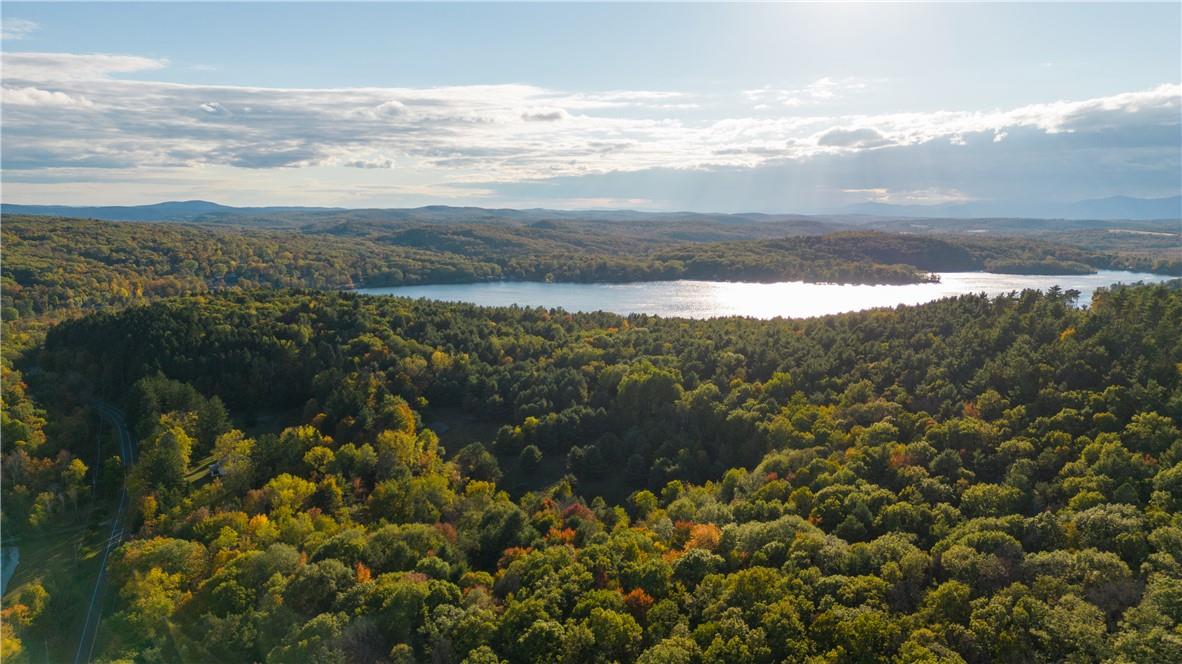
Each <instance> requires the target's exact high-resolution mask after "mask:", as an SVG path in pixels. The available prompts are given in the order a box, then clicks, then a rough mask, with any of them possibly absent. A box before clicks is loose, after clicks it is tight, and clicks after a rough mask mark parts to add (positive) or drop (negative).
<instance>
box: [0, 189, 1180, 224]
mask: <svg viewBox="0 0 1182 664" xmlns="http://www.w3.org/2000/svg"><path fill="white" fill-rule="evenodd" d="M0 212H3V213H4V214H36V215H53V216H60V217H85V218H91V219H104V220H108V221H174V222H204V223H234V224H241V223H245V224H249V225H262V226H275V225H302V224H306V223H309V222H313V221H322V220H325V219H330V218H339V217H347V218H348V219H349V220H351V221H365V220H368V221H374V222H379V221H401V222H416V223H426V224H430V223H448V222H458V223H481V222H497V221H499V222H515V223H527V224H528V223H536V222H540V221H563V220H566V221H584V222H586V221H602V222H628V221H650V222H654V221H657V222H659V221H666V220H670V221H672V220H675V221H679V222H687V221H691V222H703V223H715V224H718V223H722V224H758V223H760V222H775V223H785V222H822V221H823V222H826V223H836V224H841V225H864V224H867V223H873V221H874V220H873V219H867V218H866V217H873V218H875V219H883V218H887V219H891V218H893V219H900V218H932V219H940V218H943V219H1003V218H1004V219H1014V218H1025V219H1068V220H1150V219H1182V196H1171V197H1168V198H1132V197H1129V196H1113V197H1110V198H1099V199H1092V200H1085V201H1076V202H1073V203H1030V202H1026V203H999V202H965V203H949V204H942V205H893V204H889V203H873V202H868V203H858V204H855V205H850V206H847V207H844V208H841V209H840V210H834V211H831V212H828V213H825V214H819V215H804V214H763V213H740V214H723V213H704V212H643V211H637V210H547V209H540V208H537V209H527V210H514V209H489V208H478V207H452V206H446V205H431V206H426V207H419V208H382V209H379V208H370V209H365V208H363V209H351V208H332V207H297V206H273V207H232V206H229V205H220V204H218V203H211V202H209V201H200V200H194V201H168V202H164V203H156V204H153V205H127V206H85V207H75V206H69V205H14V204H7V203H5V204H2V205H0Z"/></svg>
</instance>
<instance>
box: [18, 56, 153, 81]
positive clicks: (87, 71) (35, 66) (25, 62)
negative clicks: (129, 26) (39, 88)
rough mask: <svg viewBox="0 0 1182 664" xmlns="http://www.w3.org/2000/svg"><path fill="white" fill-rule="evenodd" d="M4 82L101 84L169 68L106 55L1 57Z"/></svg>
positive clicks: (143, 61) (146, 60)
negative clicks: (112, 77)
mask: <svg viewBox="0 0 1182 664" xmlns="http://www.w3.org/2000/svg"><path fill="white" fill-rule="evenodd" d="M3 61H4V69H3V71H4V78H5V79H11V80H25V81H42V82H51V81H86V80H101V79H105V78H108V77H109V76H110V75H112V74H127V73H131V72H143V71H150V70H153V69H163V68H164V67H167V66H168V60H164V59H155V58H144V57H140V56H138V55H113V54H109V53H85V54H83V53H4V54H3Z"/></svg>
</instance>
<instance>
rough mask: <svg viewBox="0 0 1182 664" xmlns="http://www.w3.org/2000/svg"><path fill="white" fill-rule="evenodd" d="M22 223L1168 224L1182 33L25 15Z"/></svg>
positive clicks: (1101, 14) (11, 171) (600, 13)
mask: <svg viewBox="0 0 1182 664" xmlns="http://www.w3.org/2000/svg"><path fill="white" fill-rule="evenodd" d="M3 20H4V30H3V32H4V39H3V54H4V65H5V66H4V73H3V76H4V81H3V83H4V88H5V91H4V97H3V102H4V119H3V125H2V132H3V155H2V156H3V162H4V163H3V185H4V197H5V200H7V201H10V202H26V203H68V204H108V203H111V204H113V203H144V202H153V201H158V200H164V199H178V198H206V199H211V200H217V201H219V202H225V203H230V204H249V205H264V204H308V205H344V206H350V207H359V206H410V205H423V204H433V203H446V204H466V205H483V206H517V207H524V206H530V207H533V206H544V207H561V208H580V207H635V208H651V209H698V210H718V211H738V210H762V211H815V210H822V209H833V208H839V207H841V206H843V205H847V204H850V203H856V202H861V201H868V200H873V201H881V202H893V203H941V202H954V201H961V200H989V201H1021V200H1038V201H1068V200H1076V199H1081V198H1093V197H1100V196H1108V195H1117V194H1124V195H1133V196H1168V195H1175V194H1178V193H1179V186H1180V185H1179V183H1180V181H1182V164H1180V161H1182V156H1180V152H1182V146H1180V144H1182V129H1180V124H1179V113H1180V96H1182V92H1180V88H1179V84H1180V83H1182V40H1180V37H1179V35H1180V34H1182V7H1180V6H1179V5H1178V4H1177V3H1168V4H1156V5H1099V4H1089V5H1064V4H1043V5H1007V4H989V5H930V4H911V5H893V6H884V5H876V6H870V5H851V4H845V5H827V6H818V5H733V4H732V5H701V4H698V5H673V4H661V5H624V4H600V5H570V4H556V5H507V4H480V5H445V4H430V5H395V4H378V3H363V4H332V5H328V4H313V3H304V4H287V5H279V4H270V3H268V4H213V3H198V4H150V5H145V4H138V5H118V4H99V3H86V4H50V3H33V4H29V3H9V2H6V3H4V5H3Z"/></svg>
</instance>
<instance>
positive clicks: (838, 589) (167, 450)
mask: <svg viewBox="0 0 1182 664" xmlns="http://www.w3.org/2000/svg"><path fill="white" fill-rule="evenodd" d="M124 227H125V226H124V225H120V227H119V228H120V229H123V228H124ZM5 232H6V233H8V232H9V229H8V228H7V227H6V228H5ZM180 232H184V231H180ZM6 248H7V246H6ZM285 249H288V250H290V249H291V247H285ZM334 250H336V248H334ZM900 251H901V250H900ZM9 256H10V254H9V252H7V251H6V255H5V261H6V265H5V272H6V275H5V276H6V278H8V276H9V275H8V266H7V261H8V260H9ZM79 260H98V259H93V258H88V259H82V258H80V259H79ZM276 269H278V268H276ZM6 283H7V282H6ZM1074 297H1075V293H1074V292H1072V291H1066V292H1063V291H1059V290H1057V289H1053V290H1052V291H1050V292H1048V293H1038V292H1034V291H1027V292H1023V293H1014V294H1010V295H1005V296H998V297H994V298H989V297H986V296H962V297H958V298H950V299H946V300H941V301H938V302H934V303H930V304H927V305H922V306H918V307H899V308H896V309H883V310H874V311H868V312H861V313H853V314H844V315H839V316H830V317H825V318H819V319H809V320H772V321H759V320H748V319H713V320H702V321H690V320H679V319H662V318H657V317H651V316H643V315H636V316H630V317H619V316H615V315H610V314H572V313H567V312H564V311H561V310H545V309H531V308H521V307H510V308H481V307H475V306H470V305H463V304H444V303H437V302H428V301H411V300H404V299H397V298H373V297H364V296H358V295H354V294H350V293H341V292H324V291H316V290H288V289H274V288H258V289H247V288H242V287H237V288H232V289H227V290H223V291H220V292H215V293H205V292H201V293H199V294H194V295H189V296H181V297H169V298H164V299H160V300H158V301H154V302H151V303H148V304H146V305H136V306H132V307H130V308H126V309H122V310H105V311H98V312H94V313H91V314H89V315H86V316H84V317H80V318H79V317H69V318H68V319H66V320H64V321H62V322H60V323H58V324H57V325H55V326H53V327H52V328H50V329H49V330H48V332H47V334H46V335H45V338H44V342H43V343H38V344H36V345H32V346H30V347H29V348H28V349H27V350H26V351H25V352H24V353H23V354H21V355H20V356H19V357H16V358H14V360H13V363H12V366H11V367H10V366H8V363H6V369H5V370H6V378H5V381H4V403H5V409H4V431H3V433H4V435H3V454H4V463H3V469H4V470H3V472H4V482H3V491H4V495H3V501H2V505H3V524H4V529H5V531H6V533H14V532H15V533H19V534H21V535H26V536H30V537H33V536H36V534H37V533H38V532H46V531H48V530H52V529H53V528H56V527H59V526H60V525H61V524H63V523H68V522H69V521H70V519H71V517H70V514H71V512H72V510H74V509H76V506H77V505H78V504H80V503H81V504H86V503H87V501H92V500H97V499H101V498H102V497H103V496H107V497H109V496H113V495H114V493H115V492H116V491H117V490H118V486H119V484H120V482H121V478H122V476H123V473H124V472H125V470H126V472H127V487H128V490H129V492H130V505H131V512H132V526H131V537H129V538H128V540H127V541H126V542H125V543H124V544H122V545H121V546H120V547H119V548H118V549H116V553H115V554H114V555H113V556H112V560H111V563H110V570H111V579H112V583H113V584H114V586H115V588H116V591H115V593H116V599H115V600H114V606H113V611H112V613H111V615H110V616H108V617H107V618H105V622H104V628H103V636H102V638H101V639H100V642H99V644H98V650H97V651H96V654H95V657H96V659H97V661H128V660H135V661H146V662H152V661H161V662H169V661H219V660H220V661H227V662H236V661H267V662H377V661H386V662H457V663H458V662H468V663H472V664H475V663H477V662H489V663H492V662H512V663H517V662H523V663H524V662H613V661H619V662H625V661H639V662H649V663H652V662H687V663H692V662H736V663H737V662H779V661H787V662H810V663H814V662H815V663H820V662H915V661H926V662H966V663H977V662H982V663H983V662H993V661H1015V662H1052V661H1076V662H1092V661H1095V662H1122V663H1124V662H1129V663H1131V662H1176V661H1179V660H1180V659H1182V629H1180V627H1179V625H1180V624H1182V499H1180V496H1182V433H1180V431H1179V425H1180V423H1182V335H1179V334H1178V329H1179V328H1180V326H1182V290H1179V289H1177V288H1176V287H1170V286H1135V287H1122V288H1116V289H1112V290H1108V291H1103V290H1102V291H1100V292H1098V293H1097V295H1096V296H1095V298H1094V300H1093V303H1092V305H1091V306H1090V307H1088V308H1086V309H1081V308H1078V307H1076V306H1074ZM12 306H15V307H18V308H19V307H20V303H19V302H14V304H13V305H12ZM17 369H20V370H22V371H23V373H21V372H18V371H17ZM30 394H36V395H37V397H38V398H39V399H40V403H44V404H52V406H51V407H48V408H47V409H46V408H45V407H38V406H36V405H34V403H33V402H32V401H31V400H30V397H29V395H30ZM94 397H101V398H103V399H105V400H107V401H109V402H111V403H115V404H118V405H120V406H121V407H122V409H123V411H124V412H125V413H126V417H127V420H128V423H129V425H130V426H131V428H132V430H133V432H134V435H135V437H136V438H137V440H138V441H139V453H138V459H137V463H135V464H134V465H133V466H131V467H130V468H127V469H125V468H124V460H123V459H121V458H119V456H118V455H117V454H116V448H113V447H111V446H107V447H105V448H104V449H105V452H104V454H103V456H102V458H99V459H94V458H91V457H87V454H88V452H87V451H84V450H83V449H80V448H79V446H78V445H77V444H76V441H93V440H94V437H95V433H94V429H95V427H96V424H95V419H94V418H93V416H92V415H87V412H88V410H89V409H88V408H87V407H86V404H87V403H88V402H89V400H90V399H92V398H94ZM86 449H87V450H92V449H93V443H92V442H91V443H88V447H87V448H86ZM84 459H89V461H84ZM108 499H109V498H108ZM65 586H66V584H65V583H62V582H61V581H59V580H56V579H54V578H52V577H49V578H44V579H40V580H35V581H29V582H26V583H24V584H22V585H20V586H19V587H17V588H15V589H13V590H11V591H10V592H9V595H8V597H7V598H6V599H7V601H6V608H5V612H6V616H5V618H6V619H5V622H4V629H5V634H4V642H3V643H4V648H5V655H6V659H7V658H8V657H9V656H11V657H14V658H24V657H28V658H30V659H32V658H34V657H35V656H34V655H33V653H34V651H35V648H33V647H32V644H39V643H41V642H42V640H45V639H47V638H48V637H49V636H50V635H52V634H53V633H54V631H55V630H56V629H59V628H58V625H59V624H61V623H60V619H61V617H62V616H64V615H67V614H69V613H71V612H76V604H77V602H76V596H75V595H72V594H71V590H70V589H69V588H68V587H65ZM14 661H19V659H15V660H14Z"/></svg>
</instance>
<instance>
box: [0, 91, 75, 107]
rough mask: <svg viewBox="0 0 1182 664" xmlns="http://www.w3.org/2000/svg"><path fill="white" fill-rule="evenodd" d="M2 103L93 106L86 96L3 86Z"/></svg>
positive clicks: (0, 97)
mask: <svg viewBox="0 0 1182 664" xmlns="http://www.w3.org/2000/svg"><path fill="white" fill-rule="evenodd" d="M0 100H3V102H2V103H4V104H14V105H17V106H57V107H61V108H75V109H79V108H94V103H93V102H91V101H90V100H89V99H87V98H86V97H82V96H77V97H72V96H70V95H68V94H66V93H64V92H57V91H54V90H42V89H40V88H33V87H28V88H7V87H6V88H4V92H3V95H2V96H0Z"/></svg>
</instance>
